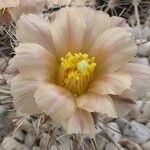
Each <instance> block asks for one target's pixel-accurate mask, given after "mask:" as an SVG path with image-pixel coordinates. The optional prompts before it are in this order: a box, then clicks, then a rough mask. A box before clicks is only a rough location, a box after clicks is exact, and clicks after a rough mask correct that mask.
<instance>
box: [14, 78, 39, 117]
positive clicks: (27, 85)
mask: <svg viewBox="0 0 150 150" xmlns="http://www.w3.org/2000/svg"><path fill="white" fill-rule="evenodd" d="M36 89H37V81H32V80H26V79H24V78H22V77H21V76H20V75H17V76H16V77H14V78H13V80H12V82H11V93H12V96H13V97H14V104H15V106H16V107H17V109H18V110H19V111H20V112H22V113H26V114H38V113H40V110H39V109H38V107H37V104H36V103H35V99H34V92H35V90H36Z"/></svg>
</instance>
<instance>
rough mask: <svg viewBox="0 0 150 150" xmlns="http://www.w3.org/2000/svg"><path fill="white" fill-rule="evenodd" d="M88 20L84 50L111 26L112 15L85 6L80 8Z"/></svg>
mask: <svg viewBox="0 0 150 150" xmlns="http://www.w3.org/2000/svg"><path fill="white" fill-rule="evenodd" d="M79 11H80V13H81V14H82V15H83V19H84V20H85V22H86V32H85V35H84V47H83V48H82V49H83V50H89V49H90V47H91V46H92V44H93V42H94V41H95V40H96V38H97V37H98V36H99V35H100V34H101V33H103V32H104V31H105V30H107V29H109V28H110V23H111V22H110V17H109V15H108V14H107V13H104V12H103V11H95V10H93V9H91V8H88V7H85V8H80V9H79Z"/></svg>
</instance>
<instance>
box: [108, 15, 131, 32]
mask: <svg viewBox="0 0 150 150" xmlns="http://www.w3.org/2000/svg"><path fill="white" fill-rule="evenodd" d="M110 20H111V28H113V27H122V28H124V29H126V30H127V31H130V30H131V28H130V26H129V25H128V24H127V23H126V20H125V19H124V18H122V17H117V16H112V17H110Z"/></svg>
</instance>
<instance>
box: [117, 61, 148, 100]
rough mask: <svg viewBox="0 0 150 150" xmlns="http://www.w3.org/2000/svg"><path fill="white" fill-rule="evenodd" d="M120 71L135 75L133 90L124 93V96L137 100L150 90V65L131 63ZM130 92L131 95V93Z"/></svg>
mask: <svg viewBox="0 0 150 150" xmlns="http://www.w3.org/2000/svg"><path fill="white" fill-rule="evenodd" d="M119 71H120V72H125V73H130V74H131V76H132V77H133V82H132V83H133V84H132V89H133V92H132V91H128V92H127V93H124V95H123V96H124V97H126V98H132V99H135V100H138V99H141V98H143V97H145V96H146V94H147V93H148V92H150V67H149V66H145V65H140V64H134V63H129V64H127V65H125V66H124V67H123V68H122V69H120V70H119ZM131 92H132V94H130V93H131ZM129 94H130V95H129Z"/></svg>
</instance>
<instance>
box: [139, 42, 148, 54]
mask: <svg viewBox="0 0 150 150" xmlns="http://www.w3.org/2000/svg"><path fill="white" fill-rule="evenodd" d="M138 54H139V55H141V56H150V41H149V42H146V43H144V44H142V45H140V46H138Z"/></svg>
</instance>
